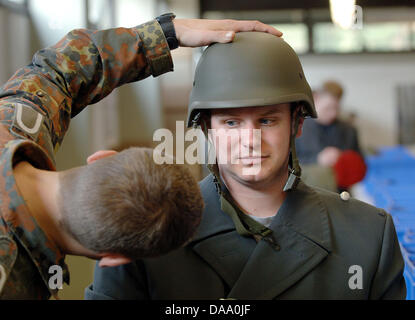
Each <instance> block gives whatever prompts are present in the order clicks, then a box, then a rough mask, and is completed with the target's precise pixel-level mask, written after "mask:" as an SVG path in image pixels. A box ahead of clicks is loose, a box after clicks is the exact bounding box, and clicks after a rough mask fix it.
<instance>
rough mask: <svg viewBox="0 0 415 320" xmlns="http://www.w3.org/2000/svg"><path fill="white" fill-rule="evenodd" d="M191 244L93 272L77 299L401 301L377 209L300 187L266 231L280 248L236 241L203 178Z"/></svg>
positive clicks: (394, 256)
mask: <svg viewBox="0 0 415 320" xmlns="http://www.w3.org/2000/svg"><path fill="white" fill-rule="evenodd" d="M200 187H201V190H202V194H203V197H204V200H205V204H206V208H205V212H204V216H203V219H202V222H201V225H200V227H199V229H198V231H197V234H196V236H195V237H194V239H193V241H192V242H191V243H190V244H188V245H187V246H186V247H184V248H182V249H179V250H176V251H174V252H171V253H169V254H167V255H165V256H161V257H158V258H152V259H144V260H139V261H136V262H134V263H131V264H128V265H124V266H120V267H114V268H100V267H98V266H97V267H96V269H95V278H94V282H93V284H92V285H91V286H90V287H88V288H87V289H86V295H85V297H86V298H87V299H219V298H234V299H404V298H405V296H406V288H405V281H404V278H403V269H404V262H403V259H402V255H401V252H400V247H399V243H398V240H397V236H396V232H395V228H394V225H393V221H392V218H391V216H390V215H389V214H387V213H386V212H385V211H383V210H381V209H378V208H375V207H373V206H370V205H368V204H365V203H363V202H360V201H358V200H354V199H350V200H348V201H344V200H342V199H341V198H340V196H339V195H338V194H336V193H330V192H327V191H323V190H317V189H313V188H310V187H308V186H307V185H305V184H304V183H300V184H299V186H298V188H297V190H295V191H291V192H289V193H288V195H287V197H286V200H285V201H284V203H283V205H282V206H281V208H280V210H279V212H278V213H277V215H276V216H275V217H274V219H273V221H272V223H271V226H270V228H271V229H272V230H273V232H274V237H275V239H276V242H277V243H278V244H279V246H280V250H276V249H274V248H273V247H272V246H271V245H270V244H269V243H268V242H265V241H263V240H261V241H259V242H258V243H257V242H256V241H255V240H254V239H253V238H251V237H242V236H240V235H239V234H238V233H237V232H236V230H235V226H234V224H233V222H232V219H231V218H230V217H229V216H228V215H227V214H226V213H224V212H223V211H221V209H220V202H219V196H218V194H217V192H216V190H215V186H214V183H213V179H212V176H208V177H207V178H205V179H204V180H203V181H202V182H201V184H200Z"/></svg>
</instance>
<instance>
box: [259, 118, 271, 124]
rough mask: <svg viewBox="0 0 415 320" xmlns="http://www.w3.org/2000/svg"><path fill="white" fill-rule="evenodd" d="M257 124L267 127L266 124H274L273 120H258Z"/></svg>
mask: <svg viewBox="0 0 415 320" xmlns="http://www.w3.org/2000/svg"><path fill="white" fill-rule="evenodd" d="M259 122H260V123H261V124H265V125H267V124H272V123H273V122H274V120H271V119H261V120H259Z"/></svg>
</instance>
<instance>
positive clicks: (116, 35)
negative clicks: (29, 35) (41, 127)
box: [0, 20, 173, 151]
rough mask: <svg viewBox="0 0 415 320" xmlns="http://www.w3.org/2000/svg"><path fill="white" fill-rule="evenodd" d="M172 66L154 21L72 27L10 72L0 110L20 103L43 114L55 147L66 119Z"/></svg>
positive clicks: (171, 68)
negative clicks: (96, 27)
mask: <svg viewBox="0 0 415 320" xmlns="http://www.w3.org/2000/svg"><path fill="white" fill-rule="evenodd" d="M172 70H173V62H172V58H171V55H170V50H169V47H168V44H167V41H166V39H165V37H164V34H163V32H162V29H161V27H160V25H159V24H158V22H157V21H155V20H154V21H150V22H147V23H144V24H142V25H139V26H137V27H134V28H115V29H109V30H100V31H92V30H85V29H79V30H73V31H72V32H70V33H69V34H67V35H66V36H65V37H64V38H63V39H62V40H61V41H59V42H58V43H57V44H56V45H54V46H51V47H49V48H46V49H43V50H40V51H38V52H37V53H36V54H35V55H34V57H33V61H32V63H31V64H30V65H28V66H27V67H24V68H21V69H20V70H18V71H17V72H16V73H15V74H14V75H13V77H12V78H11V79H10V80H9V81H8V82H7V83H6V84H5V85H4V86H3V87H2V88H1V89H0V108H1V107H2V106H6V107H8V108H12V109H14V106H16V105H17V104H24V105H25V106H30V107H31V108H33V109H34V110H36V111H37V112H38V113H39V114H43V115H44V116H45V119H46V127H47V128H48V130H49V133H50V138H51V141H52V144H53V148H54V150H55V151H56V148H57V147H58V146H59V145H60V144H61V142H62V140H63V136H64V135H65V133H66V130H67V128H68V126H69V121H70V118H71V117H74V116H75V115H76V114H78V113H79V112H81V111H82V109H83V108H84V107H85V106H87V105H89V104H93V103H96V102H98V101H99V100H101V99H103V98H104V97H105V96H107V95H108V94H109V93H110V92H111V91H112V90H113V89H114V88H116V87H118V86H120V85H122V84H125V83H128V82H132V81H137V80H140V79H144V78H146V77H148V76H149V75H153V76H158V75H160V74H162V73H165V72H168V71H172Z"/></svg>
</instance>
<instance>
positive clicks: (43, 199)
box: [13, 162, 66, 252]
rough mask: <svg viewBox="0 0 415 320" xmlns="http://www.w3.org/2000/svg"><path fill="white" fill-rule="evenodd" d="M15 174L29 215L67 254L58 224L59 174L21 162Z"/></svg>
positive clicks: (15, 168)
mask: <svg viewBox="0 0 415 320" xmlns="http://www.w3.org/2000/svg"><path fill="white" fill-rule="evenodd" d="M13 173H14V177H15V180H16V184H17V187H18V189H19V192H20V194H21V195H22V197H23V199H24V200H25V203H26V206H27V208H28V210H29V213H30V214H31V215H32V216H33V218H34V219H35V220H36V222H37V223H38V224H39V226H40V228H41V229H42V230H43V232H44V233H45V234H46V235H47V236H48V237H49V238H50V239H51V240H52V241H53V242H54V243H55V245H56V246H57V247H58V248H59V249H60V250H62V251H63V252H65V251H66V250H65V249H64V244H65V241H64V237H63V232H62V231H61V230H60V229H61V228H60V227H59V223H58V221H59V218H60V217H59V209H58V204H57V194H58V190H59V180H58V172H55V171H46V170H39V169H37V168H35V167H33V166H32V165H31V164H30V163H28V162H20V163H18V164H17V165H16V166H15V167H14V169H13Z"/></svg>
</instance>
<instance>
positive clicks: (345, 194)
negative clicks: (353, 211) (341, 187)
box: [340, 191, 350, 201]
mask: <svg viewBox="0 0 415 320" xmlns="http://www.w3.org/2000/svg"><path fill="white" fill-rule="evenodd" d="M340 198H341V199H342V200H343V201H347V200H349V199H350V193H348V192H347V191H343V192H342V193H340Z"/></svg>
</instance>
